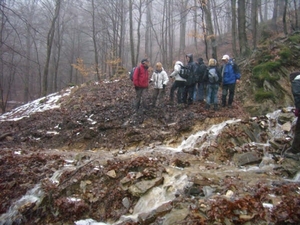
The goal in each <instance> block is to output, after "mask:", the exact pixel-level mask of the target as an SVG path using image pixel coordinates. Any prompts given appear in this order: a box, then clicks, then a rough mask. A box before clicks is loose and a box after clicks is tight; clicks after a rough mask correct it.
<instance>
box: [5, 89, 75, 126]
mask: <svg viewBox="0 0 300 225" xmlns="http://www.w3.org/2000/svg"><path fill="white" fill-rule="evenodd" d="M70 93H71V88H68V89H66V90H64V92H63V93H60V92H56V93H53V94H50V95H48V96H46V97H42V98H39V99H36V100H34V101H32V102H29V103H27V104H25V105H22V106H20V107H17V108H15V109H13V110H12V111H10V112H7V113H4V114H2V115H0V121H17V120H20V119H22V118H24V117H30V116H31V115H33V114H35V113H37V112H44V111H47V110H50V109H56V108H59V107H60V102H59V100H60V98H61V97H63V96H67V95H70Z"/></svg>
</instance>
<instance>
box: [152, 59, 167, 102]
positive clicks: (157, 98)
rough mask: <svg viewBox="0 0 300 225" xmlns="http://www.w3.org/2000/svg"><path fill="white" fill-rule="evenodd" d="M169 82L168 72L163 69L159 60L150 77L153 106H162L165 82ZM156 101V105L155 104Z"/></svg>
mask: <svg viewBox="0 0 300 225" xmlns="http://www.w3.org/2000/svg"><path fill="white" fill-rule="evenodd" d="M168 82H169V78H168V74H167V72H166V71H165V70H164V69H163V66H162V64H161V63H160V62H158V63H156V65H155V71H154V72H153V74H152V77H151V79H150V83H153V85H154V90H153V102H152V104H153V106H154V107H156V106H162V107H163V106H164V102H163V98H164V96H165V89H166V86H167V83H168ZM156 103H157V105H156Z"/></svg>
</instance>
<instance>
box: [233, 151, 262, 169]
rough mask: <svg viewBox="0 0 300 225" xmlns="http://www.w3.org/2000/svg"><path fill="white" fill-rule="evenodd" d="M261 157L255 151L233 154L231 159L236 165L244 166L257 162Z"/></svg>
mask: <svg viewBox="0 0 300 225" xmlns="http://www.w3.org/2000/svg"><path fill="white" fill-rule="evenodd" d="M261 160H262V157H261V156H259V155H258V154H257V153H256V152H247V153H244V154H235V155H234V157H233V161H234V162H235V164H236V165H237V166H244V165H249V164H257V163H260V162H261Z"/></svg>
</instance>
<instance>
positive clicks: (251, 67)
mask: <svg viewBox="0 0 300 225" xmlns="http://www.w3.org/2000/svg"><path fill="white" fill-rule="evenodd" d="M299 58H300V34H299V33H295V34H293V35H290V36H287V37H286V36H278V37H276V38H273V39H271V38H268V39H266V40H264V41H262V42H261V43H260V44H259V45H258V47H257V49H256V50H255V51H254V52H253V53H252V55H251V56H250V57H249V58H247V59H244V60H242V61H240V62H239V65H240V68H241V70H242V75H243V76H242V83H241V84H240V85H239V86H238V88H237V95H236V96H237V98H239V99H240V100H241V102H242V103H243V108H244V109H245V111H247V112H249V113H250V115H252V116H257V115H265V114H266V113H268V112H271V111H274V110H276V109H279V108H282V107H287V106H293V105H294V104H293V97H292V95H291V85H290V81H289V74H290V73H291V72H293V71H299V70H300V60H299Z"/></svg>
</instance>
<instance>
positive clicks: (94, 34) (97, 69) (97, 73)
mask: <svg viewBox="0 0 300 225" xmlns="http://www.w3.org/2000/svg"><path fill="white" fill-rule="evenodd" d="M95 12H96V9H95V0H92V27H93V28H92V32H93V44H94V57H95V58H94V59H95V70H96V77H97V80H98V81H100V80H101V76H100V72H99V59H98V47H97V42H98V41H97V32H96V15H95Z"/></svg>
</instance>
